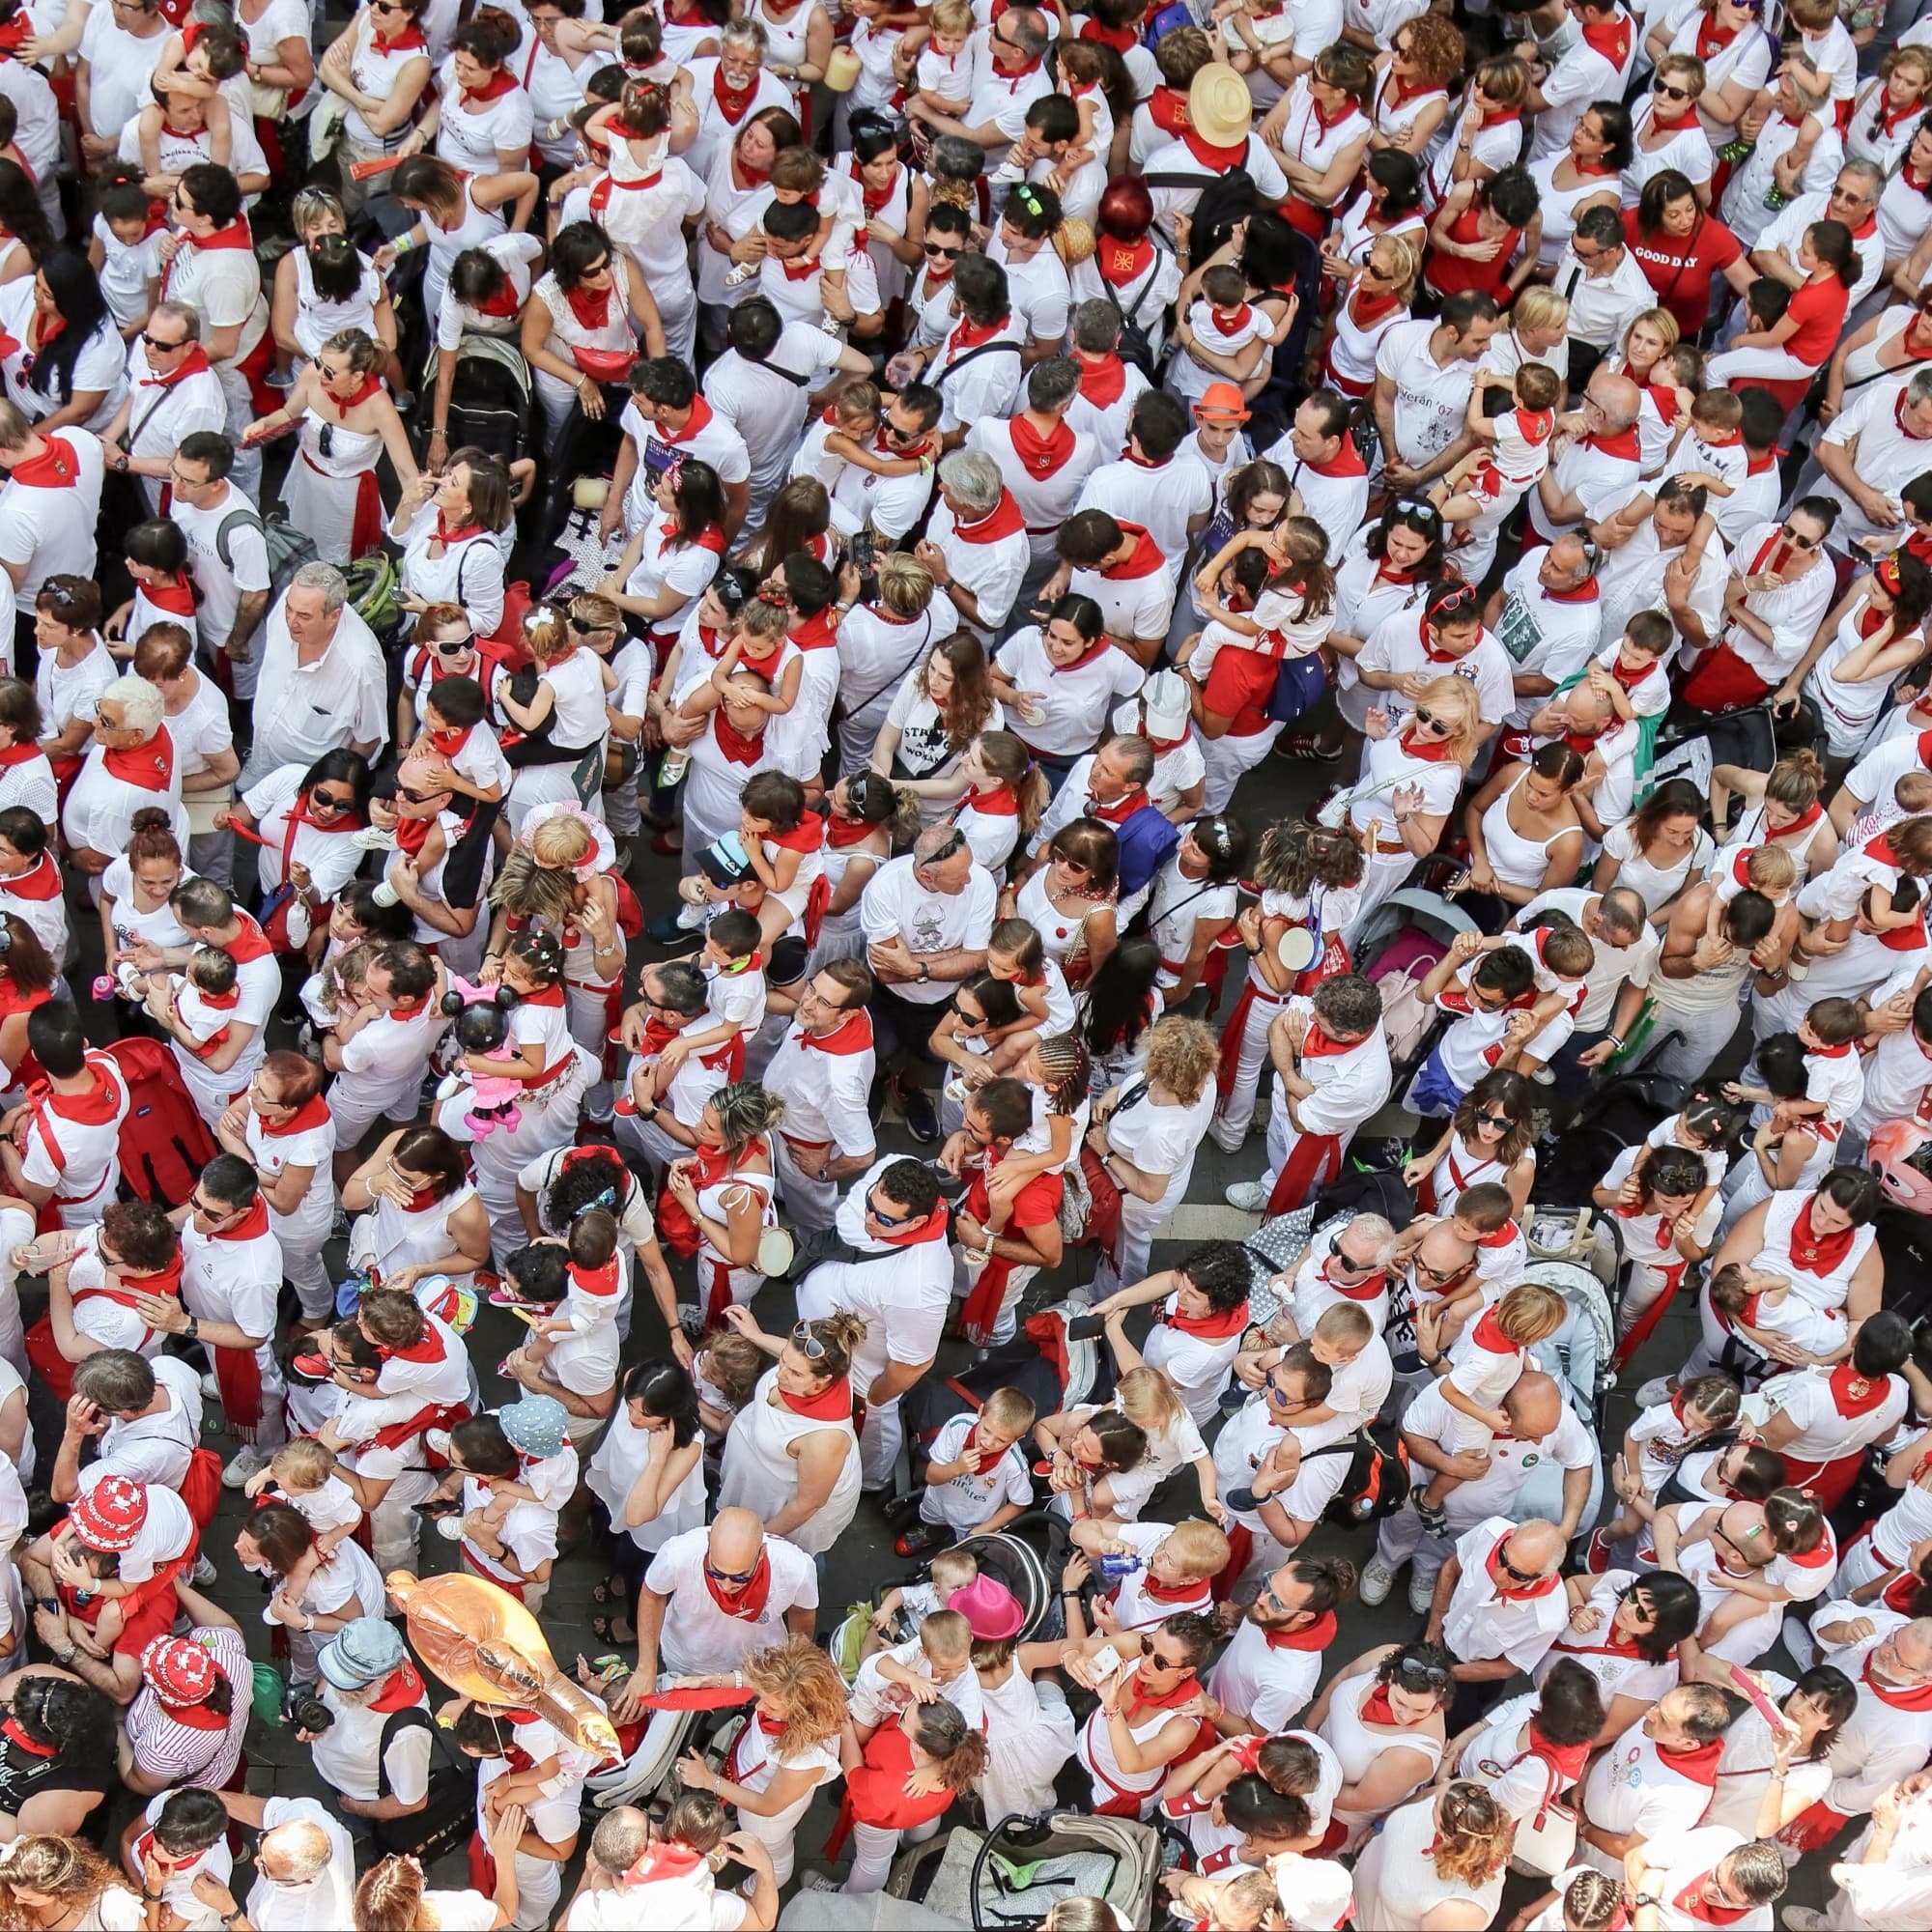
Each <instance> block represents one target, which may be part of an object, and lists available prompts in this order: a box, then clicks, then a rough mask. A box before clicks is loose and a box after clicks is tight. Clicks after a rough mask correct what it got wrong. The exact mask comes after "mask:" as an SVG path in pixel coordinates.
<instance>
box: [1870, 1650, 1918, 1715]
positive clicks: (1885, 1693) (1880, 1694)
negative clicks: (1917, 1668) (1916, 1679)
mask: <svg viewBox="0 0 1932 1932" xmlns="http://www.w3.org/2000/svg"><path fill="white" fill-rule="evenodd" d="M1859 1682H1860V1683H1861V1684H1862V1685H1863V1686H1864V1687H1865V1688H1866V1689H1867V1690H1869V1691H1870V1692H1871V1693H1872V1695H1873V1696H1874V1697H1876V1698H1877V1699H1878V1700H1879V1702H1880V1703H1882V1704H1889V1705H1890V1706H1891V1708H1892V1709H1893V1710H1894V1711H1932V1683H1925V1684H1915V1685H1913V1686H1911V1687H1910V1688H1909V1689H1907V1688H1901V1687H1900V1686H1898V1685H1896V1684H1881V1683H1880V1682H1879V1681H1878V1679H1877V1678H1875V1677H1874V1676H1873V1675H1872V1667H1871V1659H1870V1658H1869V1657H1867V1658H1866V1659H1865V1661H1864V1666H1863V1668H1862V1669H1861V1670H1860V1672H1859Z"/></svg>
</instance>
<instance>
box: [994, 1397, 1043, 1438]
mask: <svg viewBox="0 0 1932 1932" xmlns="http://www.w3.org/2000/svg"><path fill="white" fill-rule="evenodd" d="M1038 1413H1039V1410H1038V1409H1037V1407H1036V1406H1034V1399H1033V1397H1032V1396H1030V1395H1028V1394H1027V1392H1026V1390H1025V1389H995V1390H994V1391H993V1392H992V1394H991V1395H989V1396H988V1397H987V1398H986V1400H985V1401H984V1402H983V1403H981V1404H980V1420H981V1421H982V1422H990V1423H991V1424H992V1425H993V1427H994V1428H995V1429H1004V1430H1005V1431H1006V1432H1007V1434H1008V1435H1025V1434H1026V1433H1027V1431H1028V1430H1029V1429H1031V1428H1032V1427H1033V1425H1034V1418H1035V1417H1036V1416H1037V1414H1038Z"/></svg>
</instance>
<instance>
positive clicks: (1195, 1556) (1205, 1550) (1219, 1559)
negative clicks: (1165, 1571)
mask: <svg viewBox="0 0 1932 1932" xmlns="http://www.w3.org/2000/svg"><path fill="white" fill-rule="evenodd" d="M1161 1548H1163V1549H1171V1550H1173V1552H1174V1560H1175V1561H1176V1562H1177V1563H1179V1564H1180V1565H1181V1566H1182V1567H1183V1568H1185V1570H1186V1571H1187V1573H1188V1574H1189V1576H1191V1577H1193V1578H1194V1579H1195V1581H1196V1582H1201V1581H1204V1580H1205V1579H1206V1578H1208V1577H1218V1576H1219V1575H1220V1574H1221V1572H1222V1571H1223V1570H1225V1569H1226V1568H1227V1567H1228V1557H1229V1555H1230V1554H1231V1551H1230V1549H1229V1548H1228V1538H1227V1534H1226V1532H1225V1531H1224V1530H1222V1529H1220V1528H1219V1527H1217V1526H1216V1525H1215V1524H1214V1523H1211V1522H1208V1520H1206V1519H1205V1518H1202V1517H1189V1518H1188V1520H1186V1521H1185V1522H1178V1523H1176V1524H1175V1525H1174V1527H1173V1528H1172V1529H1171V1530H1169V1531H1168V1533H1167V1535H1166V1536H1165V1537H1164V1538H1163V1539H1162V1541H1161Z"/></svg>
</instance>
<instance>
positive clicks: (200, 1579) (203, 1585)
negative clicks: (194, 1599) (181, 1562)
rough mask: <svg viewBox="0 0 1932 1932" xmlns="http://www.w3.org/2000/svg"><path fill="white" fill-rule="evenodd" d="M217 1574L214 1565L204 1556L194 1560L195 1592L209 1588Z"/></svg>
mask: <svg viewBox="0 0 1932 1932" xmlns="http://www.w3.org/2000/svg"><path fill="white" fill-rule="evenodd" d="M218 1574H219V1573H218V1572H217V1571H216V1570H215V1567H214V1565H213V1563H211V1562H210V1561H209V1560H208V1558H207V1557H206V1556H197V1557H196V1558H195V1559H194V1587H195V1588H196V1589H197V1590H206V1589H209V1588H211V1587H212V1586H213V1583H214V1581H215V1578H216V1577H217V1575H218Z"/></svg>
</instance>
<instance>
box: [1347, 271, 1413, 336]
mask: <svg viewBox="0 0 1932 1932" xmlns="http://www.w3.org/2000/svg"><path fill="white" fill-rule="evenodd" d="M1402 305H1403V301H1402V298H1401V297H1400V296H1399V295H1387V296H1369V295H1364V294H1363V292H1362V285H1361V284H1360V283H1359V282H1357V283H1356V284H1355V292H1354V294H1353V295H1351V296H1350V298H1349V301H1348V309H1349V320H1350V322H1352V323H1353V324H1354V325H1355V327H1357V328H1373V327H1375V326H1376V324H1377V323H1378V322H1379V321H1380V320H1381V319H1382V317H1383V316H1385V315H1393V314H1394V313H1395V312H1396V310H1397V309H1399V308H1401V307H1402Z"/></svg>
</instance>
